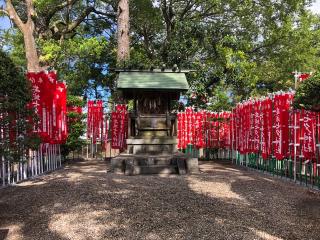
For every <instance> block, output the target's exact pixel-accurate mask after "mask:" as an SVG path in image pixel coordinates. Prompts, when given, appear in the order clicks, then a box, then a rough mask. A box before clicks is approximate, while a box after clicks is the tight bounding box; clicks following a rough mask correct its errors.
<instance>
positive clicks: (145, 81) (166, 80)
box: [117, 72, 189, 90]
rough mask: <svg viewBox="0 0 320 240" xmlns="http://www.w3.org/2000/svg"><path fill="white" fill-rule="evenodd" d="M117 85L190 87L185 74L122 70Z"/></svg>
mask: <svg viewBox="0 0 320 240" xmlns="http://www.w3.org/2000/svg"><path fill="white" fill-rule="evenodd" d="M117 87H118V89H135V88H140V89H177V90H188V89H189V86H188V82H187V79H186V76H185V74H184V73H173V72H170V73H168V72H120V73H119V78H118V85H117Z"/></svg>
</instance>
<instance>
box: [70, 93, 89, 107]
mask: <svg viewBox="0 0 320 240" xmlns="http://www.w3.org/2000/svg"><path fill="white" fill-rule="evenodd" d="M67 106H69V107H84V106H85V102H84V101H83V97H81V96H74V95H70V94H68V96H67Z"/></svg>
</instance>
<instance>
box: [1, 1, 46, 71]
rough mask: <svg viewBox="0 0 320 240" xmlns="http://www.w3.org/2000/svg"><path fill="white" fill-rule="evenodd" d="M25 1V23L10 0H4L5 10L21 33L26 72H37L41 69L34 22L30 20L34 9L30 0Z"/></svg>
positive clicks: (33, 14)
mask: <svg viewBox="0 0 320 240" xmlns="http://www.w3.org/2000/svg"><path fill="white" fill-rule="evenodd" d="M25 3H26V5H27V16H28V20H27V22H26V23H23V22H22V20H21V18H20V17H19V15H18V13H17V12H16V10H15V8H14V6H13V4H12V1H11V0H6V10H7V14H8V15H9V16H10V19H11V20H12V21H13V22H14V23H15V24H16V25H17V27H18V28H19V29H20V31H21V32H22V34H23V39H24V47H25V52H26V59H27V70H28V72H38V71H40V70H41V68H40V64H39V56H38V53H37V46H36V41H35V38H34V35H33V34H34V22H33V20H32V17H33V16H35V11H34V6H33V1H32V0H25Z"/></svg>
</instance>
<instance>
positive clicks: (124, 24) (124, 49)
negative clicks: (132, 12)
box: [117, 0, 130, 64]
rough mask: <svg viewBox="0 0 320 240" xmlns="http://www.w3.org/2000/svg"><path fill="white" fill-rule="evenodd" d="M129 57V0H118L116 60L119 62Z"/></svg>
mask: <svg viewBox="0 0 320 240" xmlns="http://www.w3.org/2000/svg"><path fill="white" fill-rule="evenodd" d="M129 58H130V38H129V0H119V4H118V51H117V62H118V64H121V63H123V62H126V61H128V60H129Z"/></svg>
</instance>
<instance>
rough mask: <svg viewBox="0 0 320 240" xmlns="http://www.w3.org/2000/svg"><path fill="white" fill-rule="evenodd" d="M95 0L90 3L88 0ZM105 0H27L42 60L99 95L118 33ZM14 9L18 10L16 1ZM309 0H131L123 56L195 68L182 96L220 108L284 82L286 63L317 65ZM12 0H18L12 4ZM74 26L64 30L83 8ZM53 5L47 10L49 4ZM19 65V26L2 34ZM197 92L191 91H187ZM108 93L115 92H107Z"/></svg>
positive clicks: (77, 88) (72, 87)
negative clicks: (128, 47) (31, 7)
mask: <svg viewBox="0 0 320 240" xmlns="http://www.w3.org/2000/svg"><path fill="white" fill-rule="evenodd" d="M93 2H94V4H93ZM117 2H118V1H114V0H97V1H76V3H75V4H73V5H72V6H71V7H70V8H65V7H62V8H59V7H60V6H61V4H63V3H66V1H62V0H50V1H44V0H36V1H34V3H35V6H36V12H37V18H36V22H35V24H36V29H37V32H36V36H37V44H38V49H39V53H40V58H41V62H42V64H43V65H49V66H53V67H54V68H55V69H56V70H58V73H59V74H60V79H64V80H66V81H67V84H68V91H69V93H71V94H72V95H82V96H84V99H86V97H87V96H88V95H93V96H95V97H96V98H100V97H101V92H100V91H99V89H101V88H102V89H104V90H110V91H111V92H112V91H113V89H114V83H115V81H114V80H115V74H114V73H111V72H110V71H109V69H110V68H114V67H116V47H117V42H116V41H117V36H116V34H117V33H116V31H115V30H116V29H114V27H115V25H116V18H115V17H114V16H115V15H114V14H113V13H115V12H116V9H117ZM15 4H17V6H19V14H20V15H21V16H22V15H23V14H25V13H24V11H25V9H24V8H23V6H22V5H21V4H20V3H19V1H15ZM309 4H310V1H305V0H290V1H288V0H285V1H272V0H265V1H252V0H249V1H243V2H241V4H239V1H236V0H225V1H221V0H206V1H204V0H201V1H199V0H190V1H180V0H170V1H169V0H161V1H153V0H135V1H130V37H131V54H130V55H131V59H130V61H129V62H128V63H126V64H127V66H129V65H130V66H132V67H133V68H139V67H140V66H141V65H144V66H145V67H150V66H152V65H153V66H158V67H159V66H162V64H166V65H167V67H172V66H173V65H174V64H178V66H179V67H180V68H187V69H194V70H196V72H194V73H191V74H189V75H188V81H189V84H190V87H191V89H190V91H189V92H188V93H187V97H188V99H189V104H190V105H195V106H198V107H200V108H210V109H217V110H219V109H221V108H223V107H226V108H229V107H230V104H232V103H234V102H237V101H240V100H243V99H246V98H248V97H249V96H259V95H265V94H266V93H268V92H273V91H277V90H281V89H282V90H287V89H289V88H292V87H293V83H294V81H293V77H292V74H291V73H292V72H293V71H295V70H298V71H302V72H309V71H312V72H315V70H317V69H318V68H319V67H320V61H319V58H318V53H319V50H320V45H319V43H320V41H319V39H320V28H319V26H320V21H319V16H316V15H313V14H311V13H310V12H309V10H308V6H309ZM20 5H21V6H20ZM90 7H94V8H95V9H97V10H100V11H102V10H103V11H105V10H106V9H107V10H108V11H107V13H108V14H98V13H94V12H92V13H90V14H89V15H88V16H87V17H86V18H84V19H83V21H82V22H81V23H80V24H79V25H78V26H77V28H75V29H72V30H70V31H69V30H68V27H69V28H70V26H71V25H72V23H74V21H75V20H76V19H78V18H79V16H81V14H82V13H83V12H85V11H86V10H87V9H88V8H90ZM57 8H59V10H57V11H56V9H57ZM3 38H4V39H5V41H6V47H10V54H11V56H12V57H13V59H14V61H15V62H16V63H19V65H24V64H25V60H24V59H25V56H24V53H23V52H24V51H23V44H22V40H23V39H22V35H21V34H20V33H19V32H17V31H8V32H7V33H5V34H3ZM194 95H196V98H194ZM114 99H117V96H114Z"/></svg>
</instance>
